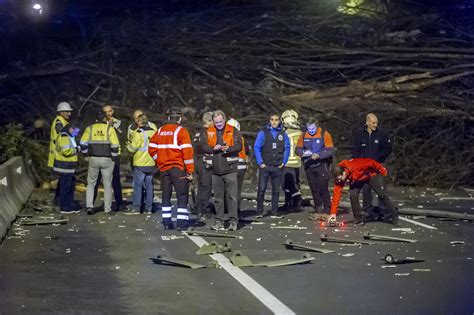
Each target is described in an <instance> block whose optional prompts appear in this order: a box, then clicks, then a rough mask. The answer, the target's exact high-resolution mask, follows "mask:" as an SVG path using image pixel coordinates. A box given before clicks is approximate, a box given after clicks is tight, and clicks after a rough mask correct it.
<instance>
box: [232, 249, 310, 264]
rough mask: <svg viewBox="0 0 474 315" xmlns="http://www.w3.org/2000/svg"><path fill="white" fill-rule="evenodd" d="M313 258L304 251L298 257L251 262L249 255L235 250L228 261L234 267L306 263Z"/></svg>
mask: <svg viewBox="0 0 474 315" xmlns="http://www.w3.org/2000/svg"><path fill="white" fill-rule="evenodd" d="M313 260H314V257H312V256H311V254H309V253H305V254H304V255H303V256H301V257H300V258H287V259H278V260H272V261H266V262H259V263H253V262H252V261H251V260H250V258H249V257H247V256H245V255H243V254H242V253H241V252H235V254H234V255H233V256H232V257H231V258H230V261H231V262H232V264H233V265H234V266H236V267H280V266H290V265H298V264H307V263H310V262H311V261H313Z"/></svg>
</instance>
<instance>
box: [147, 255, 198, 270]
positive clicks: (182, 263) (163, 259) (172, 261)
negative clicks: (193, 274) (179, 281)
mask: <svg viewBox="0 0 474 315" xmlns="http://www.w3.org/2000/svg"><path fill="white" fill-rule="evenodd" d="M150 260H152V261H153V262H154V263H155V264H157V265H169V266H178V267H186V268H191V269H200V268H206V266H204V265H200V264H196V263H193V262H191V261H187V260H182V259H176V258H173V257H170V256H164V255H157V256H156V258H150Z"/></svg>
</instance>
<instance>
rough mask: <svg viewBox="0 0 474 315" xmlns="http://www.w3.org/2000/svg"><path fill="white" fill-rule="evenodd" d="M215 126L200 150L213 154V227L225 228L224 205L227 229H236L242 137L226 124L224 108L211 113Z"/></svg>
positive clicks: (209, 130) (210, 129)
mask: <svg viewBox="0 0 474 315" xmlns="http://www.w3.org/2000/svg"><path fill="white" fill-rule="evenodd" d="M212 120H213V121H214V126H211V127H209V128H208V129H207V134H206V136H205V137H203V141H202V143H201V144H202V150H203V151H204V153H205V154H209V155H211V156H212V161H211V162H212V164H211V165H212V166H211V167H212V168H211V169H212V190H213V191H214V205H215V207H216V221H215V222H214V225H213V226H212V229H214V230H221V229H223V228H224V222H225V221H226V219H227V218H226V215H225V210H226V208H227V212H228V220H229V230H230V231H236V230H237V223H238V212H237V196H238V184H237V163H238V161H239V152H240V150H242V136H241V135H240V133H239V131H238V130H237V129H236V128H235V127H232V126H231V125H229V124H227V123H226V116H225V114H224V112H223V111H221V110H216V111H215V112H213V114H212Z"/></svg>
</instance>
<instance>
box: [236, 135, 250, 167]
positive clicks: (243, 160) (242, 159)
mask: <svg viewBox="0 0 474 315" xmlns="http://www.w3.org/2000/svg"><path fill="white" fill-rule="evenodd" d="M246 149H247V144H246V143H245V139H244V137H242V150H240V152H239V161H238V163H237V169H238V170H246V169H247V162H248V156H247V152H246Z"/></svg>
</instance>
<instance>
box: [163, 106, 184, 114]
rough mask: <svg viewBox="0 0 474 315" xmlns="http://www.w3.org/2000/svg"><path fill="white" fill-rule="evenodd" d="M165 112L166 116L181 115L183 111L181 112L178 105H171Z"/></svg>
mask: <svg viewBox="0 0 474 315" xmlns="http://www.w3.org/2000/svg"><path fill="white" fill-rule="evenodd" d="M166 114H167V115H168V116H182V115H183V113H182V112H181V109H179V108H178V107H171V108H169V109H168V110H167V111H166Z"/></svg>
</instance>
